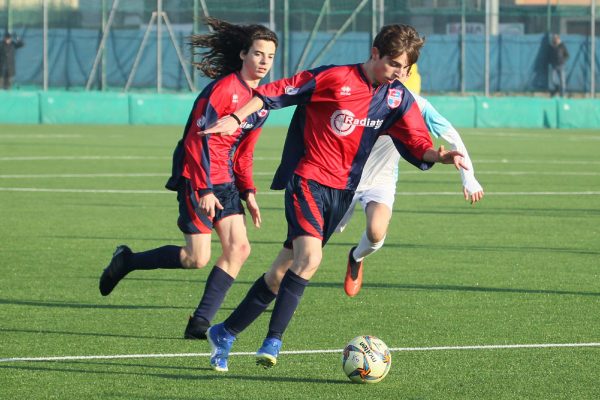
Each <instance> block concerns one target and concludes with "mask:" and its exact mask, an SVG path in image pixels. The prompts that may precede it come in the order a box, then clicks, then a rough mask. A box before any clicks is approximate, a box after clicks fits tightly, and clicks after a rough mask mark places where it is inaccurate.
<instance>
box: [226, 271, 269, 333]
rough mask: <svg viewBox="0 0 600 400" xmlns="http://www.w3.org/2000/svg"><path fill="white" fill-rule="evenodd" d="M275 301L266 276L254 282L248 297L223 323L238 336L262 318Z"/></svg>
mask: <svg viewBox="0 0 600 400" xmlns="http://www.w3.org/2000/svg"><path fill="white" fill-rule="evenodd" d="M274 299H275V294H274V293H273V292H271V289H269V286H267V282H265V275H264V274H263V275H262V276H261V277H260V278H258V279H257V280H256V282H254V285H252V287H251V288H250V290H249V291H248V294H246V297H245V298H244V300H242V302H241V303H240V305H239V306H237V308H236V309H235V310H233V312H232V313H231V315H230V316H229V318H227V319H226V320H225V322H224V323H223V324H224V326H225V328H226V329H227V330H228V331H229V332H230V333H231V334H232V335H236V336H237V334H238V333H240V332H241V331H243V330H244V329H246V328H247V327H248V326H250V324H251V323H252V322H254V320H255V319H256V318H258V317H259V316H260V314H262V313H263V311H265V310H266V309H267V307H269V304H271V302H272V301H273V300H274Z"/></svg>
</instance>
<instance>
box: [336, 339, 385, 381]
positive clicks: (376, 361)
mask: <svg viewBox="0 0 600 400" xmlns="http://www.w3.org/2000/svg"><path fill="white" fill-rule="evenodd" d="M391 365H392V355H391V354H390V350H389V349H388V347H387V346H386V344H385V343H383V341H382V340H381V339H378V338H376V337H375V336H357V337H355V338H354V339H352V340H351V341H350V342H349V343H348V344H347V345H346V347H345V348H344V354H343V356H342V367H343V368H344V372H345V373H346V375H347V376H348V378H350V380H351V381H352V382H356V383H377V382H379V381H381V380H382V379H383V378H385V376H386V375H387V373H388V372H389V370H390V366H391Z"/></svg>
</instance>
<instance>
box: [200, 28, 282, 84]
mask: <svg viewBox="0 0 600 400" xmlns="http://www.w3.org/2000/svg"><path fill="white" fill-rule="evenodd" d="M205 23H206V25H207V26H209V27H211V28H212V29H213V31H212V32H210V33H206V34H202V35H192V36H191V37H190V43H189V44H190V45H191V47H192V51H193V54H194V55H200V56H201V57H202V58H201V59H200V61H198V62H194V63H193V65H194V66H195V67H196V68H198V69H199V70H201V71H202V73H203V74H204V75H206V76H207V77H209V78H218V77H221V76H224V75H227V74H230V73H232V72H235V71H239V70H240V69H242V63H243V61H242V60H241V59H240V52H242V51H243V52H245V53H247V52H248V50H250V47H251V46H252V44H253V43H254V41H255V40H267V41H270V42H273V43H275V47H277V45H278V40H277V35H276V34H275V32H273V31H271V30H270V29H268V28H266V27H264V26H262V25H236V24H231V23H229V22H227V21H223V20H221V19H217V18H212V17H209V18H206V19H205ZM199 48H208V49H209V50H208V51H206V52H196V51H195V50H196V49H199Z"/></svg>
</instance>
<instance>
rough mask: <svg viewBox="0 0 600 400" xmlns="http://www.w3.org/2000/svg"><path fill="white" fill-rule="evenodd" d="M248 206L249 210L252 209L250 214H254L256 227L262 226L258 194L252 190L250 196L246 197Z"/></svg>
mask: <svg viewBox="0 0 600 400" xmlns="http://www.w3.org/2000/svg"><path fill="white" fill-rule="evenodd" d="M246 207H248V211H250V215H251V216H252V223H253V224H254V226H255V227H257V228H260V223H261V222H262V220H261V218H260V209H259V208H258V203H257V202H256V196H255V195H254V193H252V192H250V193H248V197H246Z"/></svg>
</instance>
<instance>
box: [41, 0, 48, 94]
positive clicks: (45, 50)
mask: <svg viewBox="0 0 600 400" xmlns="http://www.w3.org/2000/svg"><path fill="white" fill-rule="evenodd" d="M42 8H43V11H42V12H43V19H44V28H43V50H42V53H43V55H42V58H43V61H42V64H43V69H44V71H43V80H44V91H47V90H48V0H43V3H42Z"/></svg>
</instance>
